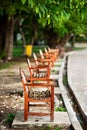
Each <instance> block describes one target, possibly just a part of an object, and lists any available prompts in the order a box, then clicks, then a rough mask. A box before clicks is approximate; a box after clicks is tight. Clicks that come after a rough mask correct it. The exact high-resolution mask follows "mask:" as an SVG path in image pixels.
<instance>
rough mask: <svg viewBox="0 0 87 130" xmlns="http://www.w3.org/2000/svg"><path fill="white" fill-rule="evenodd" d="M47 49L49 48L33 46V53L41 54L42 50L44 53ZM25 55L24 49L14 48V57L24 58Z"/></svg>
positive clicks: (20, 47)
mask: <svg viewBox="0 0 87 130" xmlns="http://www.w3.org/2000/svg"><path fill="white" fill-rule="evenodd" d="M45 47H47V46H33V48H32V52H35V53H39V50H40V49H41V50H42V51H44V48H45ZM23 54H24V49H23V47H22V46H17V47H14V48H13V56H14V57H16V56H23Z"/></svg>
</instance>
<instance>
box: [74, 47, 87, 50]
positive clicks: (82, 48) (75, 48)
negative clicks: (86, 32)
mask: <svg viewBox="0 0 87 130" xmlns="http://www.w3.org/2000/svg"><path fill="white" fill-rule="evenodd" d="M84 49H87V48H86V47H74V48H73V51H80V50H84Z"/></svg>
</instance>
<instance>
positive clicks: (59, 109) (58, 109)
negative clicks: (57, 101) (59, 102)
mask: <svg viewBox="0 0 87 130" xmlns="http://www.w3.org/2000/svg"><path fill="white" fill-rule="evenodd" d="M55 111H66V108H65V107H56V108H55Z"/></svg>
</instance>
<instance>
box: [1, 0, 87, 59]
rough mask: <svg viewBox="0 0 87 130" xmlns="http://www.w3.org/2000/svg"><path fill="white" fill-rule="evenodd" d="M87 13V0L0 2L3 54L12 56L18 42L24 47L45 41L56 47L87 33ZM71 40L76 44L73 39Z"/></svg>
mask: <svg viewBox="0 0 87 130" xmlns="http://www.w3.org/2000/svg"><path fill="white" fill-rule="evenodd" d="M86 15H87V1H86V0H45V1H42V0H38V1H37V0H3V1H0V26H1V28H0V55H2V57H5V58H6V59H7V60H8V59H12V57H13V46H14V45H17V44H19V45H22V46H23V47H25V45H26V44H31V45H34V42H35V41H37V40H44V41H45V43H46V44H47V45H49V46H50V47H54V48H55V47H59V46H64V45H65V44H66V43H67V42H68V41H69V40H70V38H72V37H73V39H74V37H75V36H76V35H80V34H84V35H85V36H86V35H87V17H86ZM18 34H20V35H21V42H20V40H19V42H18V39H17V36H18ZM72 41H73V40H72ZM71 43H72V46H73V43H74V42H71Z"/></svg>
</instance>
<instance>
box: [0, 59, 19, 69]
mask: <svg viewBox="0 0 87 130" xmlns="http://www.w3.org/2000/svg"><path fill="white" fill-rule="evenodd" d="M16 63H17V62H14V61H9V62H2V63H0V70H2V69H6V68H10V67H11V66H12V65H15V64H16Z"/></svg>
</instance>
